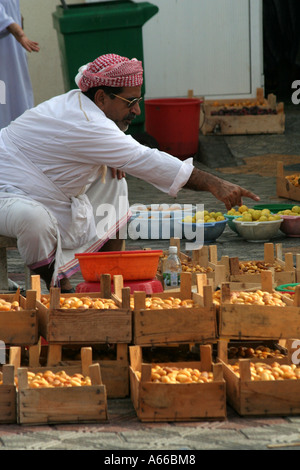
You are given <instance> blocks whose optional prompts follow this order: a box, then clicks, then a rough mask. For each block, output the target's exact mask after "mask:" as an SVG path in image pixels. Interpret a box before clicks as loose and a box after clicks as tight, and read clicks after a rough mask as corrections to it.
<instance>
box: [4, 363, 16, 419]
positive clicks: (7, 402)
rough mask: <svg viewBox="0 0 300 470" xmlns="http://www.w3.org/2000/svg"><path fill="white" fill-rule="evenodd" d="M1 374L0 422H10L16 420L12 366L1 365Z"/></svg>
mask: <svg viewBox="0 0 300 470" xmlns="http://www.w3.org/2000/svg"><path fill="white" fill-rule="evenodd" d="M2 374H3V375H2V380H3V383H2V384H1V385H0V424H12V423H16V422H17V406H16V404H17V401H16V386H15V383H14V367H13V366H12V365H10V364H5V365H3V367H2Z"/></svg>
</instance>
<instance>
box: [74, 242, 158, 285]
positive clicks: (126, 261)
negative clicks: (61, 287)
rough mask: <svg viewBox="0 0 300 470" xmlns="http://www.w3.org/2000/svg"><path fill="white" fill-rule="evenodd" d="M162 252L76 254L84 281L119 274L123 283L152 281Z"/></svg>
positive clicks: (97, 279) (92, 280)
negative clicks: (140, 280) (141, 280)
mask: <svg viewBox="0 0 300 470" xmlns="http://www.w3.org/2000/svg"><path fill="white" fill-rule="evenodd" d="M162 254H163V252H162V250H136V251H110V252H100V253H76V254H75V258H77V259H78V261H79V265H80V270H81V274H82V277H83V278H84V280H85V281H88V282H96V281H99V280H100V278H101V275H102V274H110V275H111V276H114V275H117V274H121V275H122V276H123V279H124V281H135V280H139V279H153V278H154V277H155V276H156V273H157V268H158V262H159V258H160V256H161V255H162Z"/></svg>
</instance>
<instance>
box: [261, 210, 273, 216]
mask: <svg viewBox="0 0 300 470" xmlns="http://www.w3.org/2000/svg"><path fill="white" fill-rule="evenodd" d="M270 214H271V211H270V209H262V211H261V215H265V216H269V215H270Z"/></svg>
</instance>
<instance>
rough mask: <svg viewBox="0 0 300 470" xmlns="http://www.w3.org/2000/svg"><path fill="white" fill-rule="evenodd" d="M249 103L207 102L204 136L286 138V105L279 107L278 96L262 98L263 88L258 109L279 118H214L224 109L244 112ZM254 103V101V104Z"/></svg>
mask: <svg viewBox="0 0 300 470" xmlns="http://www.w3.org/2000/svg"><path fill="white" fill-rule="evenodd" d="M247 101H249V100H245V99H235V100H228V99H225V100H218V102H217V103H216V101H214V100H205V101H204V103H203V104H202V105H201V111H200V129H201V132H202V134H204V135H209V134H213V135H218V134H219V135H239V134H283V133H284V132H285V113H284V104H283V103H278V104H277V103H276V96H275V95H273V94H270V95H268V99H265V98H264V96H263V90H262V88H258V89H257V98H256V105H257V107H258V109H259V112H260V113H261V112H262V111H263V110H264V109H269V108H270V109H272V110H274V111H275V112H276V114H258V115H246V114H241V115H236V114H235V115H228V114H224V115H214V113H217V112H219V111H220V110H222V109H224V108H227V109H228V108H229V109H230V108H233V109H237V108H240V109H241V108H242V107H243V106H244V105H246V102H247ZM252 101H255V100H252Z"/></svg>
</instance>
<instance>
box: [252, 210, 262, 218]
mask: <svg viewBox="0 0 300 470" xmlns="http://www.w3.org/2000/svg"><path fill="white" fill-rule="evenodd" d="M260 216H261V211H260V210H254V211H253V212H252V218H253V220H258V219H259V218H260Z"/></svg>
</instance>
